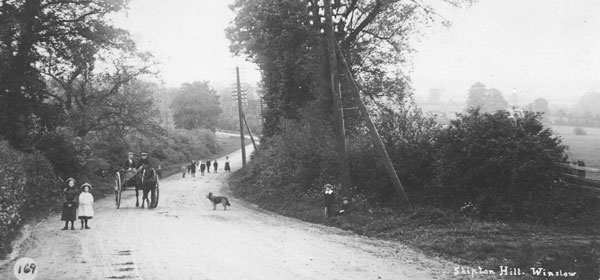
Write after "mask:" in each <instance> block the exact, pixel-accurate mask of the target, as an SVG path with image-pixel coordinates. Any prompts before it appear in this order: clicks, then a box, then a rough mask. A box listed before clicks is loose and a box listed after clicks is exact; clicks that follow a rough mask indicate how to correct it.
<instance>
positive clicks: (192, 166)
mask: <svg viewBox="0 0 600 280" xmlns="http://www.w3.org/2000/svg"><path fill="white" fill-rule="evenodd" d="M189 169H190V173H191V174H192V178H194V180H196V162H195V161H193V160H192V163H191V164H190V167H189Z"/></svg>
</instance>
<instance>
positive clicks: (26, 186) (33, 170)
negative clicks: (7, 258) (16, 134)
mask: <svg viewBox="0 0 600 280" xmlns="http://www.w3.org/2000/svg"><path fill="white" fill-rule="evenodd" d="M0 158H2V161H0V255H4V254H6V253H8V252H10V241H11V240H12V238H13V237H14V236H15V234H16V233H17V232H18V229H19V228H20V225H21V224H22V223H23V221H24V219H25V218H27V217H28V216H30V215H32V214H34V213H36V211H41V209H44V210H48V209H52V208H56V207H58V206H57V205H59V203H58V201H59V200H60V193H61V190H60V182H59V181H58V180H57V179H56V178H57V176H56V175H55V174H54V172H53V168H52V164H51V163H50V162H49V161H48V160H47V159H46V158H44V157H43V156H42V155H41V154H39V153H35V152H34V153H30V154H26V153H23V152H19V151H16V150H15V149H13V148H12V147H11V146H10V145H9V143H8V142H7V141H0Z"/></svg>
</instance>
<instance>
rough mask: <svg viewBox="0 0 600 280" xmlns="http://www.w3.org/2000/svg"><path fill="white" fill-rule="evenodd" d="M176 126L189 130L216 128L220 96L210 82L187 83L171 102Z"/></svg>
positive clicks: (219, 109) (219, 112)
mask: <svg viewBox="0 0 600 280" xmlns="http://www.w3.org/2000/svg"><path fill="white" fill-rule="evenodd" d="M171 109H172V110H173V119H174V121H175V127H177V128H183V129H187V130H191V129H195V128H206V129H210V130H215V129H216V126H217V123H218V120H219V115H220V114H221V113H222V112H223V110H222V109H221V107H219V96H218V95H217V93H216V91H215V90H214V89H212V88H211V87H210V86H209V85H208V82H193V83H191V84H189V83H186V84H183V85H182V86H181V89H180V92H179V94H178V95H177V96H176V97H175V98H174V99H173V101H172V103H171Z"/></svg>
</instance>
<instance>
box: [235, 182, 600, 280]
mask: <svg viewBox="0 0 600 280" xmlns="http://www.w3.org/2000/svg"><path fill="white" fill-rule="evenodd" d="M243 172H244V170H241V171H238V172H236V173H234V174H233V176H232V177H231V179H230V182H229V183H230V187H231V189H232V191H233V193H234V195H235V196H237V197H240V198H242V199H244V200H246V201H249V202H251V203H255V204H257V205H259V206H260V207H261V208H263V209H266V210H269V211H272V212H275V213H278V214H282V215H285V216H288V217H293V218H297V219H300V220H303V221H307V222H312V223H318V224H324V225H328V226H334V227H338V228H341V229H344V230H349V231H352V232H355V233H357V234H361V235H365V236H370V237H376V238H382V239H385V240H391V241H400V242H402V243H404V244H407V245H409V246H411V247H412V248H415V249H417V250H419V251H421V252H423V253H425V254H426V255H430V256H431V255H435V256H442V257H444V258H447V259H449V260H451V261H453V262H455V263H457V264H460V265H465V266H470V267H474V268H477V267H478V266H481V267H482V268H485V269H491V270H494V271H498V270H499V266H509V267H515V268H517V267H518V268H521V269H522V270H526V271H527V272H531V268H532V267H537V268H544V269H545V270H546V271H553V272H554V271H558V270H562V271H571V272H576V273H577V274H576V276H575V277H569V279H593V280H596V279H600V239H599V238H598V237H599V234H600V229H599V228H598V223H597V224H596V225H580V226H570V227H560V226H549V225H531V224H524V223H503V222H493V221H483V220H480V219H477V218H473V217H469V216H464V215H460V214H459V213H456V212H452V211H445V210H440V209H436V208H428V207H421V208H417V209H415V210H414V211H412V212H410V213H407V212H402V211H396V210H392V209H389V208H383V207H370V206H366V205H361V206H358V205H357V207H356V208H357V209H356V210H354V211H353V212H352V213H351V214H349V215H345V216H339V217H333V218H327V217H325V216H324V209H323V207H324V206H323V201H322V199H317V198H314V199H310V198H303V199H299V198H298V197H276V198H275V197H272V196H270V195H269V194H268V192H265V191H261V190H257V189H256V188H255V187H254V186H249V185H247V184H244V182H242V181H240V178H243V177H244V176H243V175H242V173H243ZM529 278H533V279H540V278H534V277H533V276H532V275H530V274H528V275H525V276H522V277H518V279H529Z"/></svg>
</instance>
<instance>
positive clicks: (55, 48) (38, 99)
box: [0, 0, 132, 149]
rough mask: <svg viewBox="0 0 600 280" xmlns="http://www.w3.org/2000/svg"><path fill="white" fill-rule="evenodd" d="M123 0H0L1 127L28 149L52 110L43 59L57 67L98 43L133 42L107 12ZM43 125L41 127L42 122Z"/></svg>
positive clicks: (84, 56)
mask: <svg viewBox="0 0 600 280" xmlns="http://www.w3.org/2000/svg"><path fill="white" fill-rule="evenodd" d="M126 2H127V1H126V0H114V1H113V0H99V1H80V0H77V1H66V0H23V1H2V3H0V4H1V5H0V23H1V26H2V28H0V61H2V62H1V63H0V128H1V129H0V131H1V132H0V133H2V135H4V136H5V137H6V138H7V139H8V140H9V141H10V142H11V144H13V145H15V146H16V147H19V148H22V149H27V148H28V147H30V146H32V145H33V141H32V138H33V137H36V134H37V133H39V132H40V131H42V130H52V129H53V128H54V127H52V125H55V123H54V122H52V121H50V122H48V121H46V120H47V119H52V118H53V115H54V114H55V113H56V111H54V110H48V109H51V107H48V106H47V105H46V103H44V101H45V100H46V99H47V97H48V96H47V93H48V92H47V90H46V85H45V81H44V79H43V77H42V75H41V73H40V68H41V67H43V66H44V65H52V66H50V67H55V68H57V69H56V71H57V72H61V71H63V69H58V67H67V68H68V67H69V65H70V66H73V65H78V64H87V65H88V67H92V66H91V64H90V63H87V62H86V63H84V62H81V61H80V60H83V61H90V60H92V59H94V56H92V55H89V54H90V53H93V52H94V51H95V49H97V48H106V47H108V46H111V47H119V48H121V47H127V46H131V45H132V44H131V41H130V40H128V37H127V33H126V32H125V31H123V30H120V29H117V28H114V27H113V26H111V24H110V23H109V22H108V21H107V20H106V15H107V14H110V13H113V12H117V11H120V10H122V9H123V8H125V4H126ZM42 126H45V127H42Z"/></svg>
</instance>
